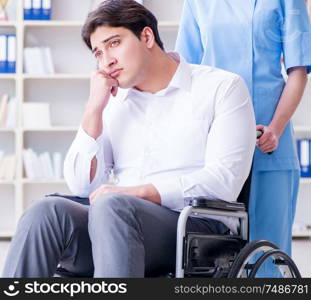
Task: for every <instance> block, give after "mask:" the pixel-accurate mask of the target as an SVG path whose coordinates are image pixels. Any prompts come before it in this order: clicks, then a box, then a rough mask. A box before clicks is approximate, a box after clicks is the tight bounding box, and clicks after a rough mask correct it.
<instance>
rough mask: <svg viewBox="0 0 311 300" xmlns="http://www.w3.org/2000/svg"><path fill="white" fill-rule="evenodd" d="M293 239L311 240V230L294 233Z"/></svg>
mask: <svg viewBox="0 0 311 300" xmlns="http://www.w3.org/2000/svg"><path fill="white" fill-rule="evenodd" d="M293 238H311V228H307V229H306V230H304V231H296V232H293Z"/></svg>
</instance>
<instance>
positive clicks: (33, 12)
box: [24, 0, 51, 20]
mask: <svg viewBox="0 0 311 300" xmlns="http://www.w3.org/2000/svg"><path fill="white" fill-rule="evenodd" d="M24 20H51V0H24Z"/></svg>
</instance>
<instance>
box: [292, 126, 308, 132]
mask: <svg viewBox="0 0 311 300" xmlns="http://www.w3.org/2000/svg"><path fill="white" fill-rule="evenodd" d="M294 131H295V133H311V126H294Z"/></svg>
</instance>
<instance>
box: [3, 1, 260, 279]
mask: <svg viewBox="0 0 311 300" xmlns="http://www.w3.org/2000/svg"><path fill="white" fill-rule="evenodd" d="M82 36H83V39H84V41H85V43H86V44H87V46H88V47H89V48H90V49H91V50H92V53H93V55H94V56H95V58H96V60H97V62H98V71H97V72H95V73H93V75H92V77H91V85H90V96H89V99H88V101H87V102H86V106H85V112H84V115H83V119H82V122H81V126H80V128H79V131H78V133H77V136H76V137H75V140H74V141H73V143H72V145H71V147H70V149H69V152H68V154H67V157H66V160H65V166H64V173H65V179H66V181H67V184H68V186H69V188H70V190H71V191H72V193H73V194H74V195H76V196H79V197H89V200H90V205H82V204H80V203H77V202H74V201H70V200H68V199H65V198H63V197H57V196H55V197H46V198H45V199H43V200H41V201H37V202H35V203H34V204H33V205H32V206H31V207H30V208H29V209H28V210H27V211H26V212H25V213H24V215H23V216H22V218H21V220H20V221H19V225H18V228H17V231H16V234H15V236H14V238H13V240H12V244H11V248H10V250H9V252H8V256H7V260H6V264H5V267H4V273H3V276H5V277H50V276H53V274H54V272H55V270H56V268H57V265H58V264H59V263H60V264H61V265H62V267H64V268H65V269H66V270H68V271H70V272H72V273H74V274H76V275H77V276H94V277H144V276H157V275H160V274H165V273H166V272H168V271H172V270H174V265H175V264H174V260H175V249H176V228H177V219H178V216H179V213H180V210H181V209H182V208H183V207H184V206H185V205H186V204H185V203H184V198H185V197H189V196H202V195H205V196H208V197H209V198H210V199H212V200H213V199H223V200H229V201H234V200H236V198H237V196H238V194H239V192H240V190H241V188H242V186H243V183H244V182H245V180H246V178H247V176H248V173H249V171H250V167H251V163H252V156H253V151H254V147H255V140H256V137H255V120H254V114H253V109H252V105H251V101H250V96H249V94H248V91H247V88H246V85H245V84H244V82H243V80H242V79H241V78H240V77H239V76H237V75H235V74H232V73H228V72H225V71H222V70H219V69H215V68H211V67H206V66H198V65H189V64H187V63H186V62H185V61H184V60H183V58H182V57H179V56H178V54H176V53H171V54H169V53H166V52H165V51H164V50H163V44H162V42H161V39H160V37H159V33H158V29H157V20H156V18H155V17H154V16H153V15H152V13H151V12H150V11H148V10H147V9H146V8H145V7H143V6H142V5H140V4H138V3H137V2H135V1H132V0H106V1H104V2H103V3H102V4H101V5H100V6H99V7H98V8H97V9H96V10H95V11H93V12H92V13H90V14H89V16H88V18H87V20H86V23H85V25H84V27H83V30H82ZM228 51H230V49H228ZM232 59H234V57H232ZM77 63H79V62H77ZM111 95H112V96H113V97H112V96H111ZM112 170H113V174H114V176H115V182H116V184H114V185H109V184H107V183H108V182H109V175H110V173H111V172H112ZM237 223H238V221H237V220H236V219H234V218H229V217H219V218H217V217H213V218H212V217H210V218H204V217H202V216H197V215H196V216H192V217H190V219H189V221H188V224H187V229H188V230H191V231H196V232H206V233H209V234H225V233H227V232H230V231H231V232H233V233H234V232H236V229H237Z"/></svg>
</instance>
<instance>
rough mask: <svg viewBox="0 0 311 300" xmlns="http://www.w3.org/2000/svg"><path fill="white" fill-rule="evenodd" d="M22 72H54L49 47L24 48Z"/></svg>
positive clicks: (43, 73)
mask: <svg viewBox="0 0 311 300" xmlns="http://www.w3.org/2000/svg"><path fill="white" fill-rule="evenodd" d="M24 72H25V73H27V74H31V75H48V74H55V69H54V64H53V59H52V54H51V49H50V48H49V47H27V48H25V49H24Z"/></svg>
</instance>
